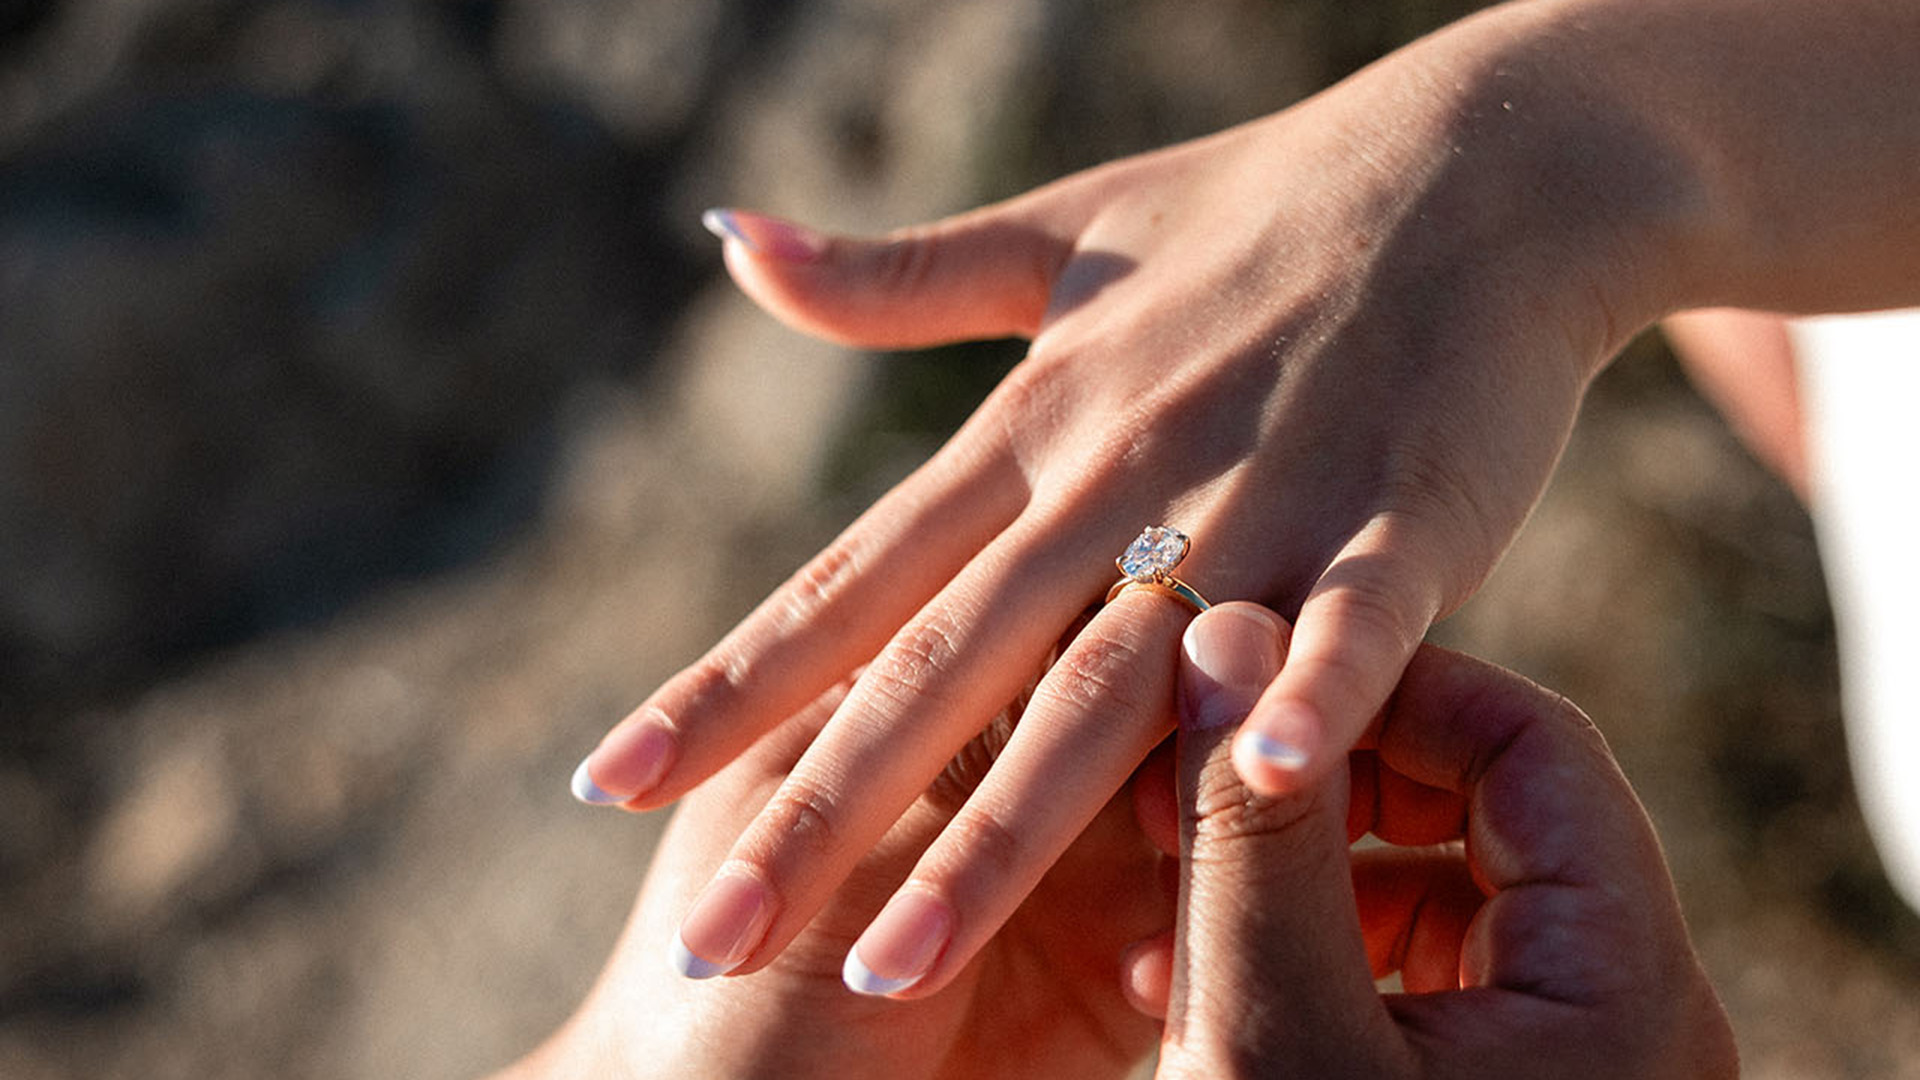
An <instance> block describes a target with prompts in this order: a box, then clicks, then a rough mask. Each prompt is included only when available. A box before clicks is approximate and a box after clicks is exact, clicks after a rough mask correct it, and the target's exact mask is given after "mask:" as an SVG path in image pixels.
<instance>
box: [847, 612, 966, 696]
mask: <svg viewBox="0 0 1920 1080" xmlns="http://www.w3.org/2000/svg"><path fill="white" fill-rule="evenodd" d="M959 657H960V648H959V645H958V642H957V640H956V637H955V631H954V629H953V627H952V624H951V623H950V622H949V621H948V617H947V616H944V615H941V614H939V613H928V614H927V615H926V616H924V617H923V618H921V619H920V620H919V621H918V622H916V623H914V624H913V625H911V626H909V627H908V628H907V629H905V630H903V631H902V632H901V633H900V635H899V636H898V637H896V638H895V639H894V641H893V643H892V644H890V645H888V646H887V648H886V650H885V651H883V652H882V653H881V654H880V656H879V657H877V658H876V659H875V660H874V662H873V663H872V664H871V665H869V666H868V668H867V673H866V674H865V675H864V676H862V677H861V683H862V684H863V686H864V688H865V690H866V691H867V692H868V693H871V694H877V695H879V696H880V697H882V698H884V699H887V700H889V701H891V702H893V703H894V704H897V705H903V706H911V705H916V704H918V705H921V706H924V705H926V704H928V703H930V702H931V703H938V702H939V701H941V700H942V699H943V698H944V697H945V696H946V692H945V691H944V690H943V689H942V687H943V686H944V684H945V679H944V676H946V675H947V674H949V673H950V672H951V671H952V670H953V668H954V665H955V664H956V663H958V661H959Z"/></svg>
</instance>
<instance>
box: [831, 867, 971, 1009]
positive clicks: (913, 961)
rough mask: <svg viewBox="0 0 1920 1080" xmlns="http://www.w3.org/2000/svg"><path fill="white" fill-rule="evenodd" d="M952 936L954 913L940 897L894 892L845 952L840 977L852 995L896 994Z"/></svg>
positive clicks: (919, 975) (919, 976) (928, 967)
mask: <svg viewBox="0 0 1920 1080" xmlns="http://www.w3.org/2000/svg"><path fill="white" fill-rule="evenodd" d="M952 936H953V912H952V911H951V910H950V909H949V908H948V907H947V905H946V903H945V902H944V901H942V900H941V899H940V898H939V897H936V896H933V895H931V894H929V893H925V892H921V891H919V890H913V891H909V892H901V893H895V894H894V897H893V899H891V900H889V901H887V906H886V907H884V908H882V909H881V910H880V914H879V915H878V916H877V917H876V918H875V919H874V920H873V922H872V923H871V924H870V925H868V927H867V929H866V932H865V933H863V934H861V935H860V940H859V941H857V942H855V943H854V945H853V948H852V949H849V950H848V951H847V962H846V963H845V964H844V965H843V966H842V967H841V969H840V978H841V980H842V981H844V982H845V983H846V984H847V989H849V990H852V991H853V992H854V993H856V994H869V995H873V996H876V997H879V996H884V995H887V994H897V993H899V992H900V991H902V990H905V989H906V988H907V987H909V986H912V985H913V984H914V983H917V982H919V981H920V980H921V979H923V978H925V977H926V974H927V972H929V971H931V970H933V963H934V961H935V960H938V959H939V958H940V953H941V951H942V950H944V949H945V948H946V947H947V941H948V939H949V938H951V937H952Z"/></svg>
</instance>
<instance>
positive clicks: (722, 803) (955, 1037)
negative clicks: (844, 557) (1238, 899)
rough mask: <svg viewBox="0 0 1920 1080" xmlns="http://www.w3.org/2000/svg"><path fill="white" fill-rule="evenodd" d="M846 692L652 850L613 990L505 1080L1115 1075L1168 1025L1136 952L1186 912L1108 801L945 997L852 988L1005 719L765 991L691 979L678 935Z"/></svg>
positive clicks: (595, 997) (1154, 857) (774, 737)
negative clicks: (1143, 1007)
mask: <svg viewBox="0 0 1920 1080" xmlns="http://www.w3.org/2000/svg"><path fill="white" fill-rule="evenodd" d="M844 691H845V688H844V687H841V688H838V689H836V690H835V691H833V692H830V693H829V694H828V695H826V696H825V697H823V698H822V699H821V700H820V701H818V702H816V703H814V704H813V705H811V706H809V707H808V708H806V709H805V710H803V711H802V712H801V713H800V714H798V715H796V716H795V717H793V718H791V719H789V720H788V721H786V722H784V723H783V724H782V725H780V726H779V727H778V728H776V729H775V730H774V731H773V732H772V733H771V734H770V735H769V736H768V737H767V738H766V739H765V740H763V741H762V742H760V743H759V744H757V745H756V746H754V747H753V748H752V749H751V750H750V751H748V752H747V754H746V755H744V756H743V757H742V758H741V759H740V760H739V761H737V762H735V763H734V764H733V765H732V766H730V767H729V768H727V769H725V770H723V771H722V772H721V773H719V774H718V775H717V776H715V777H714V778H713V779H712V780H711V781H709V782H708V783H707V784H705V785H703V786H702V787H701V788H700V790H698V791H696V792H694V793H693V794H692V795H691V796H689V797H688V798H687V799H686V800H685V802H684V803H683V804H682V805H681V806H680V808H679V810H678V811H677V812H676V814H675V817H674V820H673V822H672V824H671V826H670V827H669V829H668V831H667V834H666V836H665V837H664V839H663V840H662V841H661V844H660V847H659V848H658V850H657V852H656V854H655V855H654V859H653V863H652V866H651V869H650V872H649V873H648V876H647V881H646V884H645V886H644V887H643V888H642V890H641V894H640V897H639V900H638V902H637V903H636V905H635V907H634V910H633V915H632V918H631V920H630V922H629V924H628V926H627V930H626V932H625V933H624V934H623V935H622V938H621V941H620V943H619V945H618V946H617V947H616V949H615V951H614V954H613V957H612V959H611V960H610V961H609V963H608V966H607V968H606V970H605V971H604V972H603V973H602V975H601V978H600V980H599V983H598V985H597V986H596V987H595V989H594V991H593V993H592V995H591V996H590V997H589V999H588V1000H587V1002H586V1003H585V1004H584V1005H583V1006H582V1007H581V1008H580V1010H579V1012H578V1013H577V1014H576V1015H575V1016H574V1017H573V1019H572V1020H571V1021H570V1022H569V1023H568V1024H567V1025H566V1026H565V1027H563V1028H562V1029H561V1031H560V1032H559V1033H558V1034H556V1035H555V1036H554V1037H553V1039H551V1040H550V1041H549V1043H548V1044H547V1045H546V1046H544V1047H542V1048H541V1049H540V1050H539V1051H537V1052H536V1053H535V1054H533V1055H532V1056H530V1057H529V1058H528V1059H526V1060H525V1061H522V1062H520V1063H519V1064H518V1065H516V1066H514V1067H513V1068H512V1069H510V1070H509V1071H508V1072H507V1073H505V1074H502V1077H501V1078H500V1080H534V1078H538V1077H556V1078H558V1077H567V1078H573V1077H583V1076H594V1077H613V1076H674V1077H686V1078H698V1077H741V1076H777V1077H780V1078H782V1080H803V1078H806V1077H812V1076H820V1077H846V1076H888V1077H910V1076H935V1075H937V1076H941V1077H952V1078H964V1077H969V1076H977V1077H983V1078H989V1077H991V1078H1002V1077H1022V1076H1025V1077H1035V1078H1047V1080H1050V1078H1054V1077H1098V1076H1111V1077H1118V1076H1123V1075H1125V1074H1127V1073H1128V1072H1129V1071H1130V1070H1131V1068H1132V1067H1133V1066H1134V1065H1136V1064H1137V1063H1138V1062H1139V1061H1140V1059H1141V1058H1143V1057H1144V1056H1146V1054H1147V1053H1148V1052H1149V1051H1150V1050H1151V1049H1152V1046H1153V1041H1154V1039H1155V1037H1156V1034H1157V1030H1158V1025H1157V1024H1156V1023H1154V1022H1153V1021H1151V1020H1149V1019H1147V1018H1146V1017H1143V1016H1141V1015H1140V1014H1139V1013H1137V1012H1136V1011H1135V1010H1134V1009H1132V1008H1130V1007H1129V1006H1128V1004H1127V1002H1126V999H1125V998H1124V997H1123V996H1122V994H1121V986H1120V982H1119V979H1118V977H1117V972H1118V971H1119V961H1120V957H1121V955H1122V952H1123V950H1124V949H1125V947H1126V946H1127V944H1128V943H1129V942H1131V941H1133V940H1135V939H1137V938H1139V937H1141V936H1142V935H1144V934H1146V933H1148V932H1149V931H1151V930H1152V929H1153V928H1154V927H1156V926H1159V925H1165V924H1166V923H1167V922H1168V921H1169V920H1171V919H1172V917H1173V902H1172V893H1171V890H1170V889H1169V888H1167V887H1165V886H1166V882H1167V881H1170V878H1167V877H1166V876H1165V875H1163V874H1161V873H1160V872H1159V870H1160V869H1161V868H1162V866H1163V864H1164V863H1165V860H1163V859H1162V857H1161V856H1159V855H1158V854H1157V853H1156V852H1155V851H1154V850H1153V847H1152V846H1151V845H1149V844H1148V843H1147V842H1146V841H1145V840H1144V839H1143V838H1142V836H1141V834H1140V830H1139V828H1138V826H1137V824H1136V822H1135V818H1134V814H1133V811H1132V808H1131V806H1130V805H1129V803H1128V800H1127V799H1125V798H1124V797H1123V798H1119V799H1115V800H1113V801H1111V802H1110V803H1109V804H1108V805H1107V806H1106V807H1104V808H1102V810H1101V811H1100V812H1099V813H1098V814H1096V815H1095V817H1094V820H1093V822H1092V824H1091V825H1089V827H1088V828H1087V830H1086V831H1085V832H1084V833H1083V834H1082V835H1081V836H1080V837H1079V838H1078V839H1077V840H1076V841H1075V842H1074V843H1073V845H1072V846H1071V847H1070V848H1069V849H1068V851H1067V853H1066V854H1065V856H1064V857H1063V858H1062V859H1061V860H1060V861H1059V863H1057V864H1056V865H1055V866H1054V867H1053V869H1052V870H1051V871H1050V872H1049V873H1048V874H1047V875H1046V877H1045V878H1044V879H1042V881H1041V882H1040V884H1039V886H1038V887H1037V888H1036V890H1035V893H1034V896H1033V898H1032V900H1031V902H1029V903H1028V904H1026V905H1024V906H1022V907H1021V908H1020V909H1019V910H1018V911H1017V912H1015V913H1014V915H1013V916H1012V918H1010V919H1009V920H1008V922H1007V925H1006V927H1005V929H1003V930H1002V931H1001V933H1000V934H999V935H997V936H996V937H995V938H994V939H993V940H992V941H991V942H990V943H989V944H988V946H987V947H986V948H985V949H983V950H982V952H981V954H980V956H979V958H978V960H977V962H976V963H974V964H973V965H971V966H970V967H968V968H967V970H966V971H965V972H964V973H962V974H961V975H960V976H959V977H957V978H956V979H954V980H953V981H952V982H951V984H949V985H948V986H947V987H946V989H945V990H943V991H942V992H941V993H939V994H935V995H932V996H928V997H923V998H921V999H920V1000H917V1001H912V1002H893V1001H879V1000H875V999H873V998H868V997H860V996H858V995H855V994H852V993H849V992H848V991H847V989H846V987H845V986H844V985H843V984H842V981H841V961H842V958H843V957H844V956H845V955H846V950H847V944H848V943H849V942H850V941H852V940H853V937H854V936H855V935H856V934H857V933H858V932H859V931H860V928H861V927H863V926H865V925H866V924H867V923H868V922H869V921H870V920H871V919H872V918H873V917H874V914H875V912H877V911H878V910H879V909H880V906H881V903H882V901H884V900H885V899H886V898H887V895H888V894H889V893H890V892H892V891H893V890H894V889H895V888H896V887H898V886H899V884H900V882H901V879H902V878H903V877H904V876H905V875H906V872H907V870H908V869H909V868H910V867H911V866H912V865H913V863H914V860H915V859H916V858H917V857H918V855H919V854H920V853H921V851H922V850H924V849H925V847H926V845H927V843H928V842H929V841H930V840H932V839H933V837H935V836H936V835H938V834H939V832H940V830H941V829H942V828H943V827H944V826H945V825H946V823H947V822H948V821H949V820H951V818H952V816H953V814H954V811H955V810H956V809H957V808H958V807H959V806H960V805H961V804H962V802H964V800H965V798H966V795H967V792H968V790H970V787H971V785H972V784H973V783H975V782H977V781H978V779H979V777H980V775H981V774H982V773H983V772H984V769H985V766H986V763H987V761H988V760H989V759H990V758H991V756H992V754H993V752H994V751H995V749H996V748H997V746H998V745H999V744H1000V743H1002V742H1004V739H1005V735H1006V730H1007V724H1006V721H1005V720H997V721H996V722H995V724H994V725H992V726H990V730H989V733H988V735H987V736H984V737H983V738H982V740H979V741H977V742H976V743H974V744H972V745H970V746H969V747H968V750H967V752H966V753H965V754H964V755H962V757H961V758H959V759H957V760H956V761H955V762H953V763H952V765H951V767H950V768H949V769H948V771H947V772H945V773H943V774H942V776H941V777H940V778H939V779H938V780H936V781H935V782H934V784H933V785H932V787H931V788H930V789H929V790H928V791H927V792H926V793H924V794H923V795H922V796H921V798H920V799H918V800H917V801H916V802H915V803H914V805H913V807H912V808H911V809H910V810H909V811H908V812H907V813H906V814H905V815H903V816H902V817H901V818H900V820H899V821H898V822H897V823H895V825H894V827H893V829H891V830H890V831H889V832H888V833H887V835H886V836H885V837H884V838H882V839H881V841H880V842H879V844H878V845H876V846H875V847H874V848H873V850H872V851H870V852H869V853H868V854H867V855H866V857H865V858H863V859H862V860H861V862H860V864H859V865H858V866H857V867H855V868H854V871H853V873H852V874H851V875H849V876H848V878H847V879H846V881H845V882H843V883H842V884H841V886H840V888H839V889H838V890H837V891H836V892H835V893H834V895H833V896H831V897H830V898H829V899H828V900H827V902H826V904H825V906H824V908H823V910H822V911H821V914H820V916H819V917H818V918H817V919H815V920H814V921H813V922H812V923H811V924H810V925H809V926H808V927H807V928H806V930H805V931H804V932H802V933H801V934H800V935H799V936H798V937H797V938H795V940H794V941H793V942H792V943H791V944H790V945H789V946H788V947H787V949H786V950H785V951H784V952H782V953H781V955H780V956H779V958H778V959H777V960H775V961H774V962H773V963H771V964H770V965H769V966H768V967H767V968H766V969H765V970H763V971H761V972H760V973H758V974H756V975H755V976H754V977H753V978H750V979H717V980H712V981H707V982H694V981H689V980H687V979H682V978H679V977H678V976H676V975H674V974H673V972H672V971H671V969H670V968H669V966H668V964H667V952H668V949H667V943H668V942H669V941H671V940H673V936H674V927H675V925H676V923H677V921H678V920H679V918H680V916H681V914H682V913H683V912H684V911H685V910H686V908H687V905H688V904H689V903H690V902H691V901H692V900H693V898H694V896H695V894H696V893H697V892H699V891H700V888H701V886H702V885H703V884H704V883H705V882H706V880H707V879H708V877H710V876H711V875H712V873H713V871H714V869H715V867H716V866H717V865H718V864H719V862H720V860H721V857H722V856H723V855H724V854H725V853H726V851H727V848H728V847H729V845H730V844H731V843H732V842H733V840H734V838H735V837H736V836H738V835H739V833H740V830H741V829H742V828H743V827H744V826H745V825H746V824H747V823H748V822H749V821H750V820H751V819H752V818H753V816H754V813H755V811H756V810H757V809H758V808H759V807H760V806H761V805H762V804H763V803H765V801H766V799H767V798H768V796H769V795H771V794H772V793H773V792H774V791H776V790H777V789H778V788H779V785H780V783H781V782H782V780H783V779H784V778H785V777H786V775H787V772H788V770H789V769H790V768H791V767H792V766H793V765H794V763H795V762H796V761H797V760H799V758H800V757H801V755H802V753H803V752H804V751H805V750H806V749H807V747H808V746H809V745H810V744H811V743H812V742H813V741H814V739H815V737H816V736H817V735H818V734H819V731H820V729H821V727H822V726H823V725H824V724H825V723H826V721H827V717H828V715H829V714H830V713H831V712H832V709H833V706H834V705H835V704H836V703H837V702H838V701H839V700H840V698H841V696H842V695H843V694H844Z"/></svg>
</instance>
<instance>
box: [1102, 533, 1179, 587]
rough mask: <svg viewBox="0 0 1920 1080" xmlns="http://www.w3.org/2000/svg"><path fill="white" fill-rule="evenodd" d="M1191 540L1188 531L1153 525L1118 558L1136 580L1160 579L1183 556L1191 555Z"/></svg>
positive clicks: (1150, 580) (1177, 564)
mask: <svg viewBox="0 0 1920 1080" xmlns="http://www.w3.org/2000/svg"><path fill="white" fill-rule="evenodd" d="M1191 544H1192V541H1190V540H1188V539H1187V534H1186V533H1183V532H1181V531H1180V530H1178V529H1169V528H1167V527H1166V526H1165V525H1149V526H1147V528H1146V530H1145V531H1143V532H1142V533H1141V534H1140V535H1139V536H1137V537H1135V538H1134V541H1133V543H1131V544H1128V545H1127V550H1126V551H1125V552H1124V553H1122V554H1121V556H1120V557H1119V558H1118V559H1116V560H1114V562H1115V563H1116V564H1117V565H1118V566H1119V567H1120V572H1121V573H1123V574H1125V575H1127V576H1128V577H1130V578H1132V579H1133V580H1135V581H1139V582H1143V583H1144V582H1152V581H1158V580H1159V579H1161V578H1163V577H1165V576H1167V575H1168V574H1171V573H1172V572H1173V568H1174V567H1176V566H1179V565H1180V560H1181V559H1184V558H1186V557H1187V548H1188V547H1189V546H1191Z"/></svg>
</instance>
